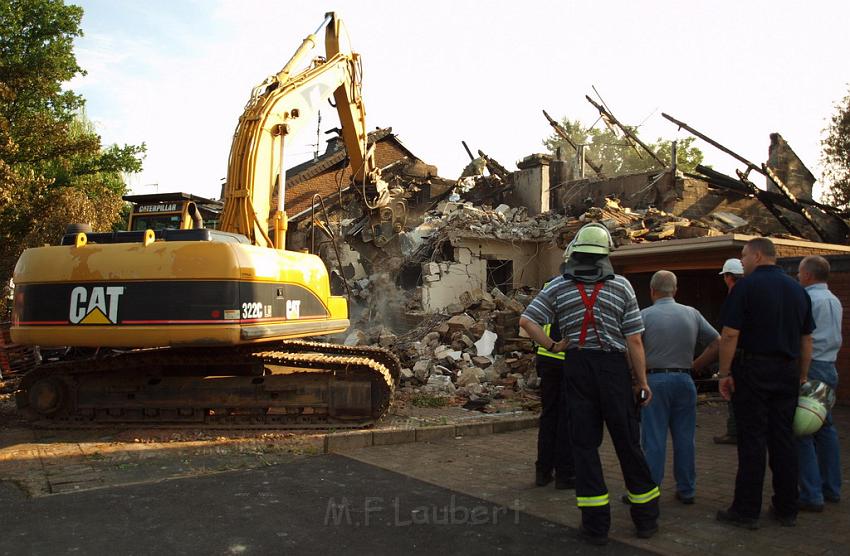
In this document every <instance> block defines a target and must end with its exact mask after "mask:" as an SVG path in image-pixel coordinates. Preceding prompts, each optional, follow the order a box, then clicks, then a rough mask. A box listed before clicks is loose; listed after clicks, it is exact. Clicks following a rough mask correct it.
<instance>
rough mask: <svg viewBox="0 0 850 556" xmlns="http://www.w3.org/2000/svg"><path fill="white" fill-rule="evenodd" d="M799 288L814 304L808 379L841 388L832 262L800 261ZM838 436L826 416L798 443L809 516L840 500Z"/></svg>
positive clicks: (802, 494) (838, 306)
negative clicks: (830, 282) (830, 283)
mask: <svg viewBox="0 0 850 556" xmlns="http://www.w3.org/2000/svg"><path fill="white" fill-rule="evenodd" d="M797 278H798V279H799V281H800V285H801V286H803V287H804V288H806V293H808V294H809V298H811V300H812V317H813V318H814V321H815V327H816V328H815V330H814V332H812V363H811V365H810V366H809V379H810V380H819V381H821V382H824V383H826V384H828V385H829V386H831V387H832V388H833V389H835V388H837V387H838V372H837V371H836V370H835V359H836V357H837V356H838V350H839V349H840V348H841V317H842V309H841V302H840V301H838V298H837V297H835V295H833V294H832V292H830V291H829V288H827V286H826V281H827V279H828V278H829V262H828V261H827V260H826V259H824V258H823V257H818V256H810V257H806V258H804V259H803V260H802V261H800V266H799V268H798V269H797ZM839 451H840V449H839V445H838V432H836V430H835V427H834V426H833V424H832V413H830V414H829V415H827V418H826V423H824V425H823V427H821V429H820V430H819V431H818V432H816V433H815V434H813V435H811V436H803V437H800V438H798V439H797V455H798V458H799V461H800V501H799V503H798V508H799V509H800V510H803V511H809V512H822V511H823V503H824V500H826V501H827V502H838V501H839V500H840V499H841V457H840V455H839Z"/></svg>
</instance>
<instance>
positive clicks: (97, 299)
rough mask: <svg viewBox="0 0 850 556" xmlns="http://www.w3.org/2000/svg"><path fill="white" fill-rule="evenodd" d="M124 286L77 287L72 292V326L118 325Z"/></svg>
mask: <svg viewBox="0 0 850 556" xmlns="http://www.w3.org/2000/svg"><path fill="white" fill-rule="evenodd" d="M123 294H124V287H123V286H109V287H104V286H95V287H93V288H91V292H89V290H88V288H85V287H83V286H77V287H76V288H74V289H73V290H71V312H70V315H69V318H70V320H71V324H118V301H119V299H120V298H121V296H122V295H123Z"/></svg>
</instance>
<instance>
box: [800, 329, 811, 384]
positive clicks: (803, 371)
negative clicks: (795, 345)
mask: <svg viewBox="0 0 850 556" xmlns="http://www.w3.org/2000/svg"><path fill="white" fill-rule="evenodd" d="M811 362H812V335H811V334H806V335H804V336H800V384H803V383H804V382H806V381H807V380H809V365H810V364H811Z"/></svg>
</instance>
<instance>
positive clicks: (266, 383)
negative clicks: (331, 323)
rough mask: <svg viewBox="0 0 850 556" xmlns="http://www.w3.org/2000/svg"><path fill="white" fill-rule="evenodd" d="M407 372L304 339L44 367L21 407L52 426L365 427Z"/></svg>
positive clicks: (383, 359) (25, 387) (386, 360)
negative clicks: (403, 373) (402, 375)
mask: <svg viewBox="0 0 850 556" xmlns="http://www.w3.org/2000/svg"><path fill="white" fill-rule="evenodd" d="M400 370H401V367H400V364H399V361H398V359H397V358H396V357H395V356H394V355H393V354H392V353H391V352H389V351H387V350H384V349H381V348H372V347H356V346H344V345H335V344H325V343H319V342H308V341H297V340H296V341H287V342H278V343H274V344H262V345H259V346H243V347H231V348H225V347H210V348H162V349H152V350H137V351H132V352H128V353H123V354H118V355H113V356H108V357H103V358H99V359H85V360H77V361H60V362H54V363H48V364H44V365H41V366H40V367H37V368H36V369H34V370H33V371H31V372H30V373H27V375H26V376H24V378H23V379H22V381H21V386H20V389H19V390H18V392H17V393H16V402H17V405H18V408H19V410H20V411H21V412H22V413H23V414H24V415H25V416H26V417H28V418H29V419H31V420H32V421H34V422H35V423H36V424H37V425H39V426H47V427H63V428H64V427H73V428H89V427H97V426H100V425H106V424H133V425H142V426H145V427H148V426H151V427H166V428H168V427H174V426H180V427H186V426H187V425H189V426H192V427H193V428H216V429H218V428H239V429H251V428H276V429H281V428H286V429H311V428H329V427H333V428H349V427H363V426H368V425H370V424H373V423H374V422H375V421H377V420H378V419H380V418H381V417H382V416H383V415H384V413H386V411H387V409H388V408H389V404H390V401H391V399H392V394H393V391H394V388H395V385H396V384H397V382H398V379H399V374H400Z"/></svg>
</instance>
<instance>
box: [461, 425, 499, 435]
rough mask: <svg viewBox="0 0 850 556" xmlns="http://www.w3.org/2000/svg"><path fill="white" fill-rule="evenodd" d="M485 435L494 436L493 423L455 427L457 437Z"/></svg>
mask: <svg viewBox="0 0 850 556" xmlns="http://www.w3.org/2000/svg"><path fill="white" fill-rule="evenodd" d="M485 434H493V423H464V424H463V425H455V436H483V435H485Z"/></svg>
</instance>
